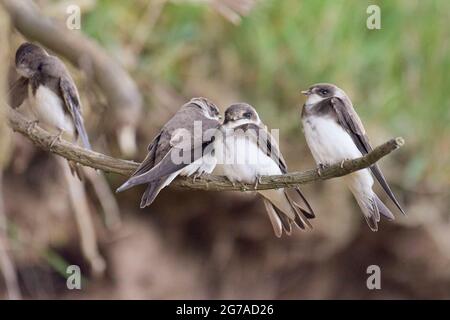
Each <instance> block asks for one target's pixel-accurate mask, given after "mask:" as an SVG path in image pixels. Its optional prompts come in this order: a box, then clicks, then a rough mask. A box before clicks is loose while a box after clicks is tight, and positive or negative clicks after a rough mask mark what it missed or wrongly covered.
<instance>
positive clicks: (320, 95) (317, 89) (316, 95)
mask: <svg viewBox="0 0 450 320" xmlns="http://www.w3.org/2000/svg"><path fill="white" fill-rule="evenodd" d="M302 93H303V94H304V95H305V96H306V102H305V105H307V106H309V105H315V104H316V103H318V102H320V101H322V100H325V99H328V98H332V97H337V98H341V99H344V98H346V97H347V96H346V94H345V92H344V91H343V90H342V89H340V88H338V87H337V86H335V85H334V84H331V83H317V84H314V85H312V86H311V87H309V89H308V90H305V91H302Z"/></svg>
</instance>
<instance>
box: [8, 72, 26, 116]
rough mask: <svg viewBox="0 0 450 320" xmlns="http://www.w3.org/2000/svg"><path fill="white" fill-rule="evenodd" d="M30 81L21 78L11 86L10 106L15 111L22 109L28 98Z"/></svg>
mask: <svg viewBox="0 0 450 320" xmlns="http://www.w3.org/2000/svg"><path fill="white" fill-rule="evenodd" d="M28 82H29V81H28V79H27V78H25V77H20V78H18V79H17V80H15V81H12V83H10V85H9V104H10V106H11V107H12V108H13V109H16V108H18V107H20V105H21V104H22V103H23V101H24V100H25V99H26V98H27V97H28Z"/></svg>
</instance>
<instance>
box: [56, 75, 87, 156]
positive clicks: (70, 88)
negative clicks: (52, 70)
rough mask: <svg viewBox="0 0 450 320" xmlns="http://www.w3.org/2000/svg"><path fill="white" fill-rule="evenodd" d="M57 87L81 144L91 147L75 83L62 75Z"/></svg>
mask: <svg viewBox="0 0 450 320" xmlns="http://www.w3.org/2000/svg"><path fill="white" fill-rule="evenodd" d="M59 88H60V90H61V96H62V97H63V99H64V105H65V107H66V108H67V111H68V112H69V114H70V115H71V117H72V121H73V123H74V126H75V131H76V134H77V135H78V136H79V137H80V138H81V142H82V143H83V146H84V147H85V148H86V149H91V144H90V143H89V137H88V135H87V132H86V129H85V128H84V122H83V117H82V115H81V105H80V99H79V96H78V91H77V88H76V87H75V84H74V83H73V81H72V79H70V78H68V77H65V76H63V77H61V78H60V80H59Z"/></svg>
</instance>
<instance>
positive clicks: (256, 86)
mask: <svg viewBox="0 0 450 320" xmlns="http://www.w3.org/2000/svg"><path fill="white" fill-rule="evenodd" d="M2 2H3V4H4V6H2V5H0V16H1V18H0V21H1V22H0V24H2V26H0V27H1V28H0V29H2V31H1V34H0V39H1V43H2V46H3V48H2V49H1V50H2V52H1V55H0V59H1V60H2V65H3V67H2V68H6V66H9V65H12V63H13V61H14V60H13V59H14V53H15V50H16V49H17V47H18V46H19V45H20V43H22V42H23V41H25V40H32V41H36V42H37V43H41V44H43V45H45V46H46V48H48V50H49V51H50V52H55V53H56V54H59V56H60V57H61V58H63V59H65V61H66V62H67V64H68V66H69V68H70V71H71V73H72V75H73V77H74V78H75V81H76V83H77V85H78V88H79V91H80V95H81V97H82V101H83V107H84V116H85V122H86V126H87V130H88V132H89V134H90V136H91V140H92V141H93V145H94V150H98V151H100V152H104V153H106V154H110V155H113V156H115V157H121V158H127V159H134V160H136V161H140V160H142V159H143V158H144V156H145V154H146V147H147V145H148V143H149V142H150V141H151V140H152V138H153V136H154V135H155V134H156V133H157V131H158V130H159V128H160V127H161V126H162V125H163V124H164V123H165V121H167V120H168V119H169V118H170V117H171V115H172V114H173V113H174V112H176V110H177V109H178V108H179V107H180V106H181V105H182V104H183V103H184V102H186V101H187V100H188V99H190V98H191V97H193V96H199V95H201V96H206V97H208V98H210V99H212V100H213V101H214V102H215V103H217V104H218V105H219V106H220V108H221V110H222V112H223V111H224V109H225V108H226V107H227V105H229V104H230V103H232V102H236V101H246V102H248V103H250V104H252V105H253V106H255V108H256V109H257V111H258V112H259V115H260V116H261V118H262V119H263V121H264V122H265V123H266V124H267V125H268V126H269V128H279V129H280V144H281V146H280V147H281V150H282V152H283V154H284V156H285V158H286V161H287V163H288V165H289V168H290V170H291V171H294V170H295V171H300V170H306V169H310V168H313V167H315V164H314V161H313V159H312V157H311V155H310V152H309V150H308V149H307V146H306V143H305V139H304V137H303V134H302V129H301V125H300V111H301V106H302V104H303V102H304V98H303V97H302V96H301V94H300V90H302V89H305V88H307V87H308V86H309V85H311V84H313V83H315V82H332V83H335V84H337V85H338V86H340V87H341V88H343V89H344V90H345V91H346V92H347V93H348V94H349V96H350V97H351V99H352V101H353V104H354V105H355V108H356V110H357V112H358V113H359V115H360V117H361V119H362V121H363V122H364V124H365V127H366V130H367V132H368V135H369V137H370V138H371V142H372V144H373V145H378V144H381V143H383V142H385V141H386V140H388V139H390V138H392V137H397V136H402V137H403V138H404V139H405V141H406V144H405V146H404V147H402V148H401V149H399V150H398V151H396V152H394V153H392V154H391V155H389V156H387V157H385V158H383V159H382V160H381V161H380V165H381V167H382V169H383V171H384V173H385V175H386V177H387V179H388V181H389V182H390V184H391V186H392V187H393V189H394V192H395V193H396V194H397V195H398V198H399V200H400V202H401V203H402V204H403V206H404V208H405V210H406V212H407V213H408V215H407V216H402V215H401V214H400V213H399V212H398V210H396V209H395V207H393V206H392V205H391V203H390V202H389V201H387V198H386V196H385V194H384V193H383V192H381V191H380V188H378V189H377V190H378V191H379V192H378V194H379V195H380V196H381V198H382V199H383V200H385V203H387V204H388V206H389V207H390V208H391V209H392V211H393V212H394V214H395V215H396V217H397V219H396V220H395V221H392V222H387V221H382V222H381V223H380V226H379V231H378V232H375V233H374V232H371V231H370V229H369V228H368V227H367V226H366V223H365V221H364V218H363V216H362V214H361V213H360V210H359V208H358V207H357V204H356V202H355V201H354V199H353V197H352V195H351V194H350V192H349V191H348V190H347V189H346V188H345V187H344V185H343V184H342V183H340V181H339V180H336V179H335V180H328V181H325V182H317V183H314V184H309V185H305V186H304V187H303V188H302V190H303V191H304V193H305V195H306V196H307V198H308V199H309V200H310V202H311V204H312V205H313V207H314V209H315V211H316V214H317V218H316V219H315V220H313V221H312V223H313V226H314V229H313V230H312V231H308V232H302V231H300V230H295V231H294V232H293V234H292V235H291V236H290V237H289V236H285V235H284V236H283V237H282V238H281V239H277V238H276V237H275V236H274V234H273V231H272V227H271V225H270V222H269V219H268V218H267V215H266V212H265V209H264V205H263V203H262V201H261V200H260V199H259V198H258V196H256V195H255V194H252V193H242V192H221V193H219V192H193V191H187V190H177V189H175V188H170V187H169V188H166V189H164V190H163V191H162V192H161V194H160V196H159V197H158V198H157V200H156V201H155V202H154V204H153V205H151V206H150V207H147V208H145V209H144V210H141V209H139V201H140V197H141V194H142V192H143V191H144V188H135V189H132V190H130V191H127V192H125V193H123V194H118V195H114V196H113V198H112V200H111V201H108V203H107V204H106V205H105V203H103V204H102V203H101V202H100V201H99V200H98V198H99V197H96V193H98V192H99V190H102V189H101V188H100V189H99V188H95V186H94V184H93V183H89V181H85V183H84V185H85V188H86V194H87V195H86V198H87V206H86V209H88V210H89V214H88V218H89V219H91V222H90V223H91V224H90V225H91V226H92V228H93V230H91V234H92V233H93V234H95V237H94V240H92V241H91V242H90V243H91V246H93V248H94V249H92V250H93V251H95V259H99V260H98V261H101V262H98V261H97V262H98V263H99V264H97V267H95V265H96V262H95V261H94V262H93V260H95V259H92V256H91V257H89V254H86V252H89V249H86V247H83V246H85V244H86V242H83V237H84V236H83V234H86V232H85V230H84V231H83V228H84V227H83V226H86V224H83V223H80V220H79V218H77V216H76V215H74V211H76V208H75V209H74V208H73V205H71V202H70V201H69V195H68V191H67V188H66V187H65V180H64V177H63V170H61V169H60V167H58V166H57V163H58V161H57V157H56V156H55V155H52V154H49V153H47V152H44V151H42V150H40V149H38V148H36V147H35V146H34V145H33V144H32V143H31V142H30V141H29V140H28V139H27V138H25V137H23V136H21V135H20V134H18V133H11V130H10V129H9V128H5V123H6V122H5V121H3V124H2V126H0V130H1V131H2V132H3V133H2V135H1V137H2V139H0V147H1V148H2V149H1V151H0V154H1V156H0V158H1V159H0V163H2V165H3V168H4V169H3V181H2V194H3V204H4V205H3V209H2V208H1V206H0V211H3V214H2V219H0V223H1V224H2V226H1V227H2V228H1V231H0V232H1V233H2V234H1V238H0V239H1V242H0V245H1V248H0V253H1V257H0V260H1V261H0V267H1V268H0V269H1V270H2V274H1V276H0V297H2V298H8V297H9V298H20V297H22V298H31V299H43V298H58V299H73V298H75V299H78V298H84V299H97V298H106V299H131V298H134V299H171V298H177V299H206V298H213V299H223V298H226V299H229V298H244V299H331V298H334V299H346V298H352V299H353V298H358V299H378V298H383V299H388V298H398V299H404V298H424V299H428V298H438V299H442V298H447V299H448V298H450V209H449V206H450V124H449V123H450V102H449V101H450V99H449V98H450V95H449V88H450V54H449V49H450V44H449V40H450V16H449V14H450V2H448V1H445V0H434V1H433V0H427V1H419V0H399V1H387V0H386V1H360V0H338V1H334V0H327V1H325V0H319V1H313V0H284V1H277V0H241V1H239V0H210V1H208V0H203V1H201V0H198V1H187V0H151V1H150V0H149V1H145V0H135V1H119V0H111V1H106V0H79V1H49V0H40V1H34V4H33V3H32V2H30V1H6V0H4V1H0V3H2ZM15 4H20V5H25V6H27V7H29V8H33V10H34V11H33V10H32V11H30V12H32V15H31V16H34V17H35V19H36V20H37V21H42V17H45V19H47V18H50V20H48V22H49V23H51V24H52V25H54V26H55V27H56V28H57V29H58V30H60V31H61V32H63V34H64V35H65V36H64V37H61V34H60V33H55V34H53V33H48V32H47V33H45V34H44V35H40V34H39V32H38V31H36V30H33V29H32V28H31V29H32V30H31V31H32V32H30V30H29V29H26V28H24V27H23V26H21V25H20V21H19V20H18V19H19V18H18V17H19V16H20V14H21V13H22V14H24V12H25V11H26V10H19V9H20V8H19V9H18V8H17V6H16V7H15ZM73 4H76V5H78V6H79V8H80V13H81V29H80V30H69V29H67V27H66V20H67V18H68V17H69V15H70V14H68V13H67V8H68V6H69V5H73ZM371 4H377V5H378V6H379V7H380V9H381V29H380V30H369V29H368V28H367V27H366V20H367V18H368V17H369V14H367V13H366V10H367V7H368V6H369V5H371ZM18 21H19V22H18ZM26 21H28V22H30V21H32V19H31V18H27V19H26ZM46 21H47V20H46ZM30 23H31V22H30ZM19 30H20V31H21V32H20V31H19ZM26 30H28V31H26ZM59 38H62V40H61V39H59ZM58 41H61V42H58ZM64 41H68V42H64ZM71 41H73V42H71ZM83 41H88V43H89V44H94V45H95V48H94V49H95V50H96V51H100V52H101V53H102V54H103V55H105V56H107V57H108V58H110V59H112V60H113V61H115V63H116V64H117V67H118V68H121V69H122V71H126V73H127V74H128V75H129V76H130V79H129V80H130V83H131V85H132V88H135V89H136V90H135V91H136V92H134V91H133V90H131V89H130V90H128V91H127V92H128V94H130V92H134V97H133V99H131V100H129V101H133V102H130V103H129V104H123V105H122V106H118V105H116V106H114V103H111V101H113V102H114V101H117V100H115V99H114V98H112V96H111V95H112V93H111V92H109V91H108V88H107V87H106V86H105V84H104V82H105V80H104V79H103V80H102V79H101V76H99V75H98V73H101V72H102V71H101V68H97V69H96V68H95V67H92V65H94V66H95V65H96V63H97V64H99V63H101V61H105V59H106V58H101V59H99V61H100V62H99V61H97V62H96V60H95V58H92V60H89V58H90V55H92V52H93V51H92V50H91V49H92V48H91V47H89V46H87V45H86V46H85V45H84V44H85V43H86V42H83ZM77 45H78V47H79V48H81V49H80V51H81V52H83V50H86V59H84V58H83V59H82V58H80V57H84V55H83V54H81V55H80V56H78V58H76V57H74V56H73V55H71V53H72V52H75V51H74V50H72V46H75V47H76V46H77ZM68 48H70V50H69V49H68ZM64 54H66V55H64ZM101 57H104V56H101ZM86 61H87V62H86ZM92 61H93V62H92ZM92 70H94V71H92ZM3 71H4V72H3V73H2V74H4V75H5V74H6V73H7V71H6V69H4V70H3ZM92 73H96V74H92ZM113 78H114V77H113ZM118 79H122V76H121V77H118ZM131 79H132V80H131ZM5 81H6V80H2V82H1V84H2V87H6V85H5ZM102 81H103V82H102ZM2 90H3V91H2V94H3V96H2V94H0V96H2V97H5V96H6V93H5V92H6V91H5V90H4V88H2ZM109 90H110V91H115V90H111V88H109ZM2 100H4V99H3V98H2ZM2 108H3V106H2ZM128 116H129V118H130V119H129V120H127V121H126V123H125V124H124V120H123V119H124V118H127V117H128ZM119 127H120V128H123V127H127V128H128V129H127V130H124V131H120V132H121V133H119V134H118V133H117V132H115V130H118V129H117V128H119ZM127 141H128V142H127ZM134 141H135V145H136V146H137V148H134V147H133V144H134ZM105 178H106V180H105V181H106V182H107V189H103V191H104V192H106V193H108V192H109V195H108V196H109V197H110V196H111V191H110V190H115V188H116V187H117V186H119V185H120V184H121V183H122V182H123V181H124V180H125V177H122V176H119V175H114V174H106V175H105ZM103 187H105V186H104V185H103ZM112 192H113V191H112ZM108 199H111V198H108ZM114 199H116V200H117V204H118V208H119V210H117V208H115V207H114V206H113V207H112V208H109V209H108V208H107V206H108V204H110V205H111V204H114ZM107 211H112V212H115V213H114V215H113V217H112V218H111V215H110V212H109V213H108V212H107ZM117 211H120V213H118V212H117ZM108 217H109V218H108ZM108 219H109V220H108ZM111 220H114V223H108V221H111ZM88 225H89V223H88ZM87 234H89V231H88V232H87ZM83 243H84V245H83ZM73 264H75V265H79V266H80V267H81V271H82V275H83V280H82V289H81V290H68V289H67V287H66V278H67V276H68V274H67V273H66V267H67V266H68V265H73ZM99 265H100V267H99ZM370 265H378V266H380V268H381V290H368V289H367V287H366V280H367V278H368V276H369V275H368V274H367V273H366V270H367V267H368V266H370ZM93 270H94V271H95V272H94V271H93Z"/></svg>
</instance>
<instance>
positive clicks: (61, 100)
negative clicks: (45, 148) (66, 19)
mask: <svg viewBox="0 0 450 320" xmlns="http://www.w3.org/2000/svg"><path fill="white" fill-rule="evenodd" d="M15 62H16V70H17V72H18V73H19V74H20V75H21V76H22V77H21V78H19V79H18V80H17V83H16V88H14V90H13V91H12V93H14V91H15V92H24V90H21V88H22V89H23V87H24V86H26V87H27V88H28V95H21V98H22V99H24V98H28V101H29V104H30V106H31V109H32V111H33V113H34V114H35V116H36V118H37V120H38V121H39V122H42V124H44V125H46V126H48V128H49V129H50V130H55V129H56V130H57V131H58V135H57V138H58V139H59V138H60V137H61V135H62V134H63V133H65V134H67V135H68V136H69V137H72V138H74V140H77V138H78V137H80V139H81V142H82V144H83V146H84V147H85V148H87V149H91V145H90V143H89V138H88V135H87V133H86V129H85V128H84V123H83V117H82V115H81V102H80V97H79V94H78V90H77V87H76V86H75V83H74V81H73V79H72V77H71V76H70V74H69V72H68V70H67V68H66V67H65V65H64V64H63V62H62V61H61V60H60V59H59V58H57V57H55V56H52V55H49V54H48V53H47V52H46V51H45V50H44V49H42V48H41V47H39V46H37V45H35V44H32V43H29V42H26V43H24V44H22V45H21V46H20V47H19V48H18V49H17V51H16V61H15ZM13 100H14V99H13ZM15 100H16V101H15V103H14V105H15V106H17V105H19V104H20V103H21V101H17V97H16V99H15Z"/></svg>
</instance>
